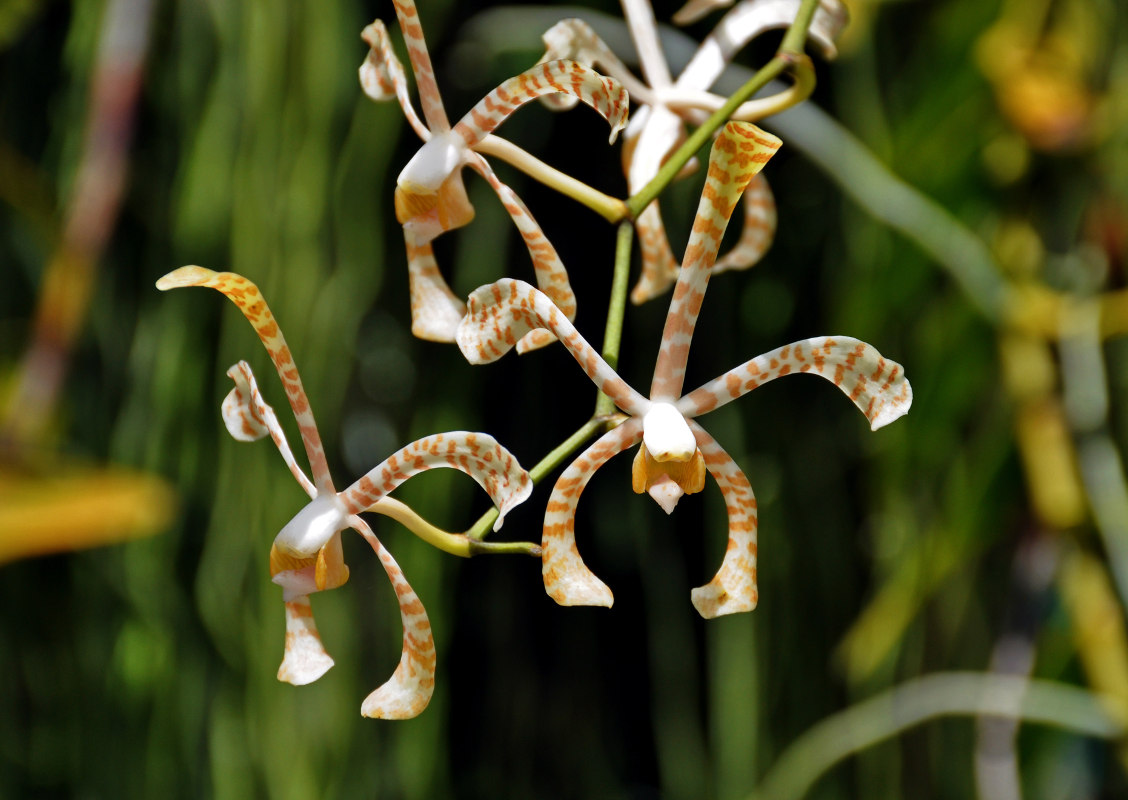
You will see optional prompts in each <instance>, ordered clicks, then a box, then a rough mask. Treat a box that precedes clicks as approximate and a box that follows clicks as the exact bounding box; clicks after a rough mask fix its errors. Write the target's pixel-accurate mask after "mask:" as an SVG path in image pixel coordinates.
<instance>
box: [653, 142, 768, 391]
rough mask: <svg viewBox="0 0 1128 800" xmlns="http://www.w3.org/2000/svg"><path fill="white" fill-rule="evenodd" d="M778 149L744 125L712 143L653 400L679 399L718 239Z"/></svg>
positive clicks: (660, 356)
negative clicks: (754, 181)
mask: <svg viewBox="0 0 1128 800" xmlns="http://www.w3.org/2000/svg"><path fill="white" fill-rule="evenodd" d="M779 146H780V140H779V139H778V138H776V137H775V136H772V135H771V134H770V133H766V132H765V131H762V130H760V129H759V128H757V127H756V126H755V125H752V124H751V123H748V122H729V123H728V124H726V125H725V127H724V128H723V129H722V131H721V134H720V136H718V137H717V139H716V141H714V142H713V148H712V150H711V151H710V153H709V170H708V174H707V177H706V179H705V187H704V189H703V190H702V193H701V201H700V203H698V206H697V216H696V217H695V218H694V220H693V229H692V231H690V234H689V243H688V244H687V245H686V248H685V256H684V257H683V258H682V266H681V270H680V271H679V273H678V282H677V285H676V286H675V287H674V296H673V298H672V299H671V301H670V310H669V312H668V313H667V315H666V326H665V328H664V329H663V331H662V345H661V348H660V349H659V351H658V361H657V363H656V364H655V366H654V380H653V382H652V383H651V387H650V398H651V399H652V400H664V401H668V402H672V401H673V400H675V399H677V397H678V396H679V395H680V394H681V388H682V380H683V379H684V377H685V364H686V359H687V358H688V356H689V344H690V341H691V340H692V338H693V329H694V327H695V326H696V325H697V315H698V313H699V312H700V311H701V303H702V301H703V300H704V299H705V289H706V288H707V287H708V285H709V276H710V273H711V272H712V267H713V263H714V262H715V261H716V259H717V250H718V248H720V246H721V237H722V236H723V235H724V232H725V228H726V227H727V225H728V221H729V218H730V217H731V216H732V212H733V208H734V207H735V206H736V203H737V201H739V200H740V195H741V194H742V193H743V192H744V188H745V187H746V186H747V185H748V183H749V181H751V180H752V177H753V176H754V175H755V174H756V173H758V172H759V171H760V170H761V169H763V167H764V164H766V163H767V162H768V159H770V158H771V157H772V156H773V155H775V152H776V150H778V149H779Z"/></svg>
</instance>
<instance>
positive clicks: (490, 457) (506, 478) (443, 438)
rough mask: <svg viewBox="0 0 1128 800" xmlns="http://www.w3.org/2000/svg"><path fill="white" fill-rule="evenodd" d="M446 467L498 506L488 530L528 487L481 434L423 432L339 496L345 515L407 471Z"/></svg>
mask: <svg viewBox="0 0 1128 800" xmlns="http://www.w3.org/2000/svg"><path fill="white" fill-rule="evenodd" d="M442 467H448V468H451V469H457V470H459V471H460V472H464V473H466V474H467V475H469V476H470V477H471V478H473V479H474V480H475V481H477V482H478V485H479V486H481V487H482V488H483V489H485V490H486V492H487V493H488V494H489V496H490V499H491V500H493V502H494V505H495V506H497V509H498V512H499V514H498V518H497V522H495V523H494V530H497V529H498V528H500V527H501V525H502V522H504V521H505V515H506V514H507V513H508V512H509V510H510V509H512V508H513V507H514V506H517V505H520V504H521V503H522V502H524V500H525V499H526V498H528V496H529V495H530V494H531V493H532V491H533V482H532V479H531V478H530V477H529V473H528V472H526V471H525V470H524V469H523V468H522V467H521V465H520V464H518V463H517V459H516V458H514V457H513V454H512V453H510V452H509V451H508V450H506V449H505V448H504V447H502V446H501V445H500V444H498V442H497V440H496V439H494V438H493V437H492V436H490V435H489V434H486V433H470V432H468V431H451V432H450V433H436V434H434V435H433V436H425V437H424V438H422V439H418V440H416V441H414V442H412V443H411V444H409V445H408V446H407V447H405V448H403V449H402V450H400V451H399V452H398V453H397V454H395V455H394V456H391V457H389V458H388V459H387V460H385V461H384V462H383V463H381V464H379V465H378V466H376V467H375V468H373V469H372V470H370V471H369V472H368V474H366V475H365V476H364V477H363V478H361V479H360V480H358V481H357V482H356V483H354V484H353V485H352V486H350V487H349V488H348V489H345V490H344V491H343V492H341V493H340V495H339V497H340V499H341V501H342V502H343V503H344V506H345V509H346V511H347V512H348V513H349V514H359V513H360V512H361V511H364V510H365V509H367V508H368V507H369V506H371V505H372V504H373V503H375V502H376V501H377V500H379V499H380V498H381V497H384V496H385V495H387V494H388V493H390V492H391V491H392V490H393V489H395V488H396V487H397V486H399V485H400V484H401V483H403V482H404V481H406V480H407V479H408V478H410V477H411V476H412V475H417V474H418V473H420V472H423V471H424V470H428V469H435V468H442Z"/></svg>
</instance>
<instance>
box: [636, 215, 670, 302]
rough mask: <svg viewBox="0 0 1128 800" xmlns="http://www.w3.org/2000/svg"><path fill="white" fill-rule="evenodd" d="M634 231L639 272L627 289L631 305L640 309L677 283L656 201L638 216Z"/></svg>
mask: <svg viewBox="0 0 1128 800" xmlns="http://www.w3.org/2000/svg"><path fill="white" fill-rule="evenodd" d="M635 230H637V231H638V243H639V250H640V251H641V256H642V270H641V272H640V273H639V276H638V283H636V284H635V285H634V288H633V289H631V302H632V303H634V304H635V305H641V304H643V303H645V302H646V301H647V300H653V299H654V298H655V297H658V296H659V295H661V294H664V293H665V292H666V291H667V290H668V289H669V288H670V287H671V286H673V285H674V281H676V280H677V279H678V262H677V261H676V260H675V259H674V253H673V251H672V250H671V249H670V240H669V239H668V238H667V237H666V228H665V226H664V225H663V224H662V214H661V212H660V211H659V210H658V201H657V200H655V201H654V202H653V203H651V204H650V205H648V206H647V207H646V208H645V209H643V212H642V213H641V214H639V215H638V218H637V219H636V220H635Z"/></svg>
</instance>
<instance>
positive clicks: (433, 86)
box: [393, 0, 450, 133]
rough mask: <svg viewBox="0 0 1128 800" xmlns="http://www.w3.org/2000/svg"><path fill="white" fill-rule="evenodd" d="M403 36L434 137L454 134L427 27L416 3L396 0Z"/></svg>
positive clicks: (424, 112)
mask: <svg viewBox="0 0 1128 800" xmlns="http://www.w3.org/2000/svg"><path fill="white" fill-rule="evenodd" d="M393 5H395V7H396V18H397V19H398V20H399V24H400V32H402V33H403V41H404V44H406V45H407V57H408V58H409V59H411V71H412V72H414V73H415V86H416V89H418V91H419V104H420V105H421V106H422V108H423V117H424V118H425V119H426V120H427V127H428V128H430V129H431V133H445V132H446V131H449V130H450V121H449V120H448V119H447V115H446V110H445V109H444V108H443V98H442V96H441V95H440V94H439V84H438V82H437V81H436V80H435V69H434V67H432V66H431V54H430V53H428V52H427V40H426V39H425V38H424V37H423V26H422V25H420V24H419V10H418V9H417V8H416V7H415V0H393Z"/></svg>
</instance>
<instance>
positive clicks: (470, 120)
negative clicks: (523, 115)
mask: <svg viewBox="0 0 1128 800" xmlns="http://www.w3.org/2000/svg"><path fill="white" fill-rule="evenodd" d="M555 93H561V94H566V95H568V96H570V97H575V98H576V99H578V100H580V101H582V102H583V103H585V104H586V105H588V106H590V107H591V108H592V109H594V110H595V111H596V112H597V113H598V114H599V116H601V117H603V118H604V119H605V120H607V123H608V124H609V125H610V126H611V136H610V139H609V141H610V142H612V143H613V142H614V141H615V138H616V137H617V136H618V135H619V131H621V130H622V129H623V127H624V126H625V125H626V124H627V114H628V111H629V107H630V102H629V99H628V98H627V91H626V89H624V88H623V85H622V84H621V83H619V81H617V80H615V79H614V78H608V77H605V76H603V75H600V74H599V73H598V72H596V71H595V70H593V69H591V68H590V67H585V66H584V65H583V64H581V63H579V62H577V61H568V60H564V59H562V60H558V61H546V62H544V63H541V64H537V65H536V66H535V67H532V68H531V69H527V70H525V71H524V72H522V73H521V74H520V75H517V76H515V77H513V78H510V79H509V80H507V81H505V83H503V84H501V86H498V87H497V88H496V89H494V90H493V91H492V92H490V93H489V94H488V95H486V96H485V97H483V98H482V99H481V101H480V102H479V103H478V104H477V105H476V106H474V108H472V109H470V111H469V113H467V114H466V116H464V117H463V118H462V119H461V120H459V122H458V124H457V125H455V126H454V131H455V133H457V134H458V135H459V136H461V137H462V139H463V140H464V141H465V142H466V146H467V147H473V146H474V145H476V144H478V143H479V142H480V141H482V139H484V138H486V135H487V134H490V133H492V132H493V131H494V129H495V128H497V126H498V125H500V124H501V123H502V122H504V121H505V120H506V118H507V117H508V116H509V115H510V114H512V113H513V112H514V111H516V110H517V109H518V108H520V107H521V106H523V105H524V104H525V103H529V102H531V101H533V100H536V99H537V98H538V97H544V96H545V95H550V94H555Z"/></svg>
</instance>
